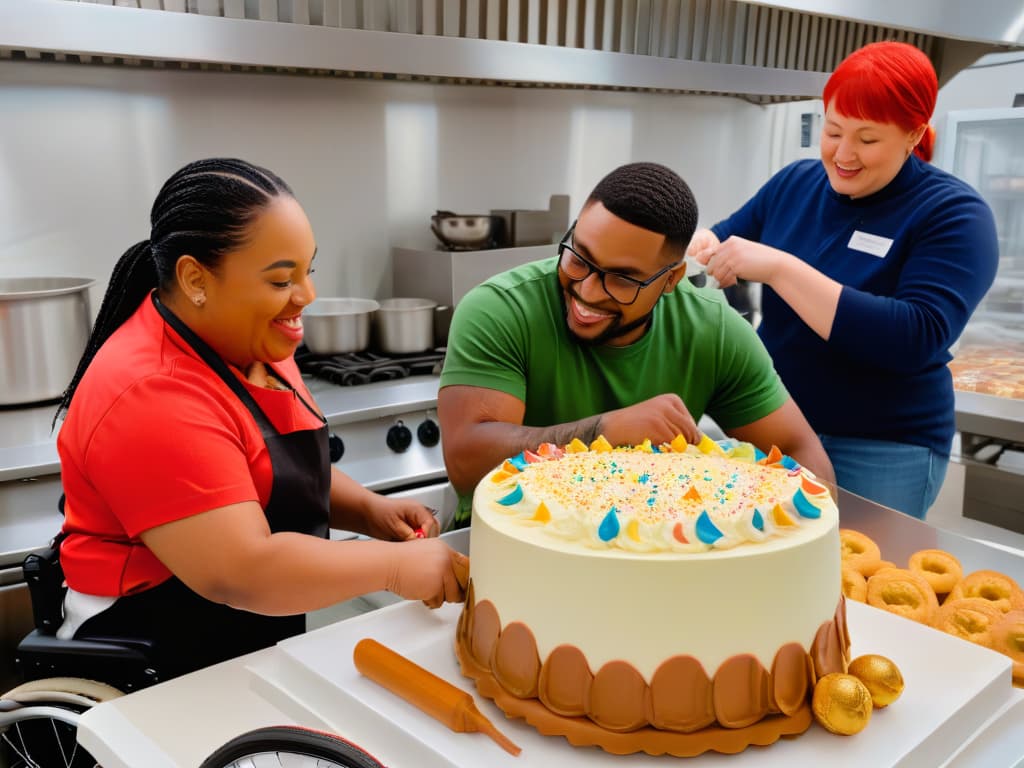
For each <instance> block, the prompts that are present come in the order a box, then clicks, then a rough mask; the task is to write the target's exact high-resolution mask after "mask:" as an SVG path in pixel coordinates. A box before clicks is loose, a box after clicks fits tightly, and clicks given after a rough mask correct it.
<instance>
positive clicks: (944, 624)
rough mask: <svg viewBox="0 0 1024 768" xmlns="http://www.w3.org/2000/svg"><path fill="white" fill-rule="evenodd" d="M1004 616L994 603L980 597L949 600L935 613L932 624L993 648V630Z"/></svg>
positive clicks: (956, 635) (951, 633)
mask: <svg viewBox="0 0 1024 768" xmlns="http://www.w3.org/2000/svg"><path fill="white" fill-rule="evenodd" d="M1003 616H1004V614H1003V612H1002V611H1000V610H999V608H997V607H996V606H995V605H994V604H993V603H991V602H989V601H988V600H985V599H983V598H980V597H962V598H960V599H958V600H947V601H946V602H944V603H943V604H942V607H941V608H939V610H938V611H937V612H936V614H935V620H934V621H933V622H932V626H933V627H935V628H936V629H941V630H942V631H943V632H945V633H946V634H948V635H953V636H954V637H959V638H961V639H963V640H968V641H970V642H972V643H975V644H977V645H982V646H984V647H986V648H992V647H994V646H993V642H994V637H993V634H992V631H993V629H994V627H995V626H996V624H998V623H999V621H1000V619H1002V618H1003Z"/></svg>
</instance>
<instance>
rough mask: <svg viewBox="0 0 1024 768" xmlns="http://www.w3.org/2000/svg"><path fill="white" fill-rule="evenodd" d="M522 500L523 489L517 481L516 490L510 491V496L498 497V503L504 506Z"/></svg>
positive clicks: (509, 505)
mask: <svg viewBox="0 0 1024 768" xmlns="http://www.w3.org/2000/svg"><path fill="white" fill-rule="evenodd" d="M522 500H523V489H522V487H521V486H520V485H519V483H516V487H515V490H514V491H512V493H510V494H509V495H508V496H502V497H501V498H500V499H498V503H499V504H501V505H502V506H504V507H511V506H512V505H513V504H518V503H519V502H520V501H522Z"/></svg>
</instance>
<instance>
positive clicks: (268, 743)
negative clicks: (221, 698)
mask: <svg viewBox="0 0 1024 768" xmlns="http://www.w3.org/2000/svg"><path fill="white" fill-rule="evenodd" d="M272 766H287V767H288V768H385V766H384V765H383V764H382V763H380V762H378V761H377V759H376V758H374V757H373V756H372V755H370V754H369V753H368V752H365V751H363V750H362V749H360V748H359V747H357V746H356V745H355V744H352V743H351V742H349V741H346V740H345V739H343V738H341V737H340V736H335V735H334V734H331V733H323V732H321V731H314V730H311V729H309V728H302V727H299V726H291V725H281V726H271V727H268V728H257V729H256V730H253V731H248V732H247V733H243V734H241V735H240V736H236V737H235V738H233V739H232V740H231V741H229V742H228V743H227V744H225V745H224V746H222V747H221V748H220V749H218V750H217V751H216V752H214V753H213V754H212V755H210V756H209V757H208V758H206V760H204V761H203V764H202V765H201V766H200V768H271V767H272Z"/></svg>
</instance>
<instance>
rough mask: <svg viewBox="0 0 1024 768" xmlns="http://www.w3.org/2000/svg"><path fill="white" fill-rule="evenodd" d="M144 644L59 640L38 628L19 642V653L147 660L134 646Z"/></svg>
mask: <svg viewBox="0 0 1024 768" xmlns="http://www.w3.org/2000/svg"><path fill="white" fill-rule="evenodd" d="M136 644H146V645H148V646H149V647H152V644H151V643H146V641H141V640H138V641H136V640H132V641H129V642H125V641H124V640H122V639H121V638H118V639H116V640H115V639H110V640H105V639H103V638H95V639H87V640H61V639H59V638H57V637H56V636H55V635H46V634H43V633H42V632H40V631H39V630H38V629H33V630H32V631H31V632H29V633H28V634H27V635H26V636H25V637H24V638H23V639H22V641H21V642H20V643H18V652H19V653H41V654H47V655H49V654H74V655H76V656H83V657H92V658H118V659H126V660H127V659H130V660H132V661H141V662H148V660H149V659H148V657H147V654H146V653H145V652H144V651H143V650H141V649H140V648H138V647H134V646H136Z"/></svg>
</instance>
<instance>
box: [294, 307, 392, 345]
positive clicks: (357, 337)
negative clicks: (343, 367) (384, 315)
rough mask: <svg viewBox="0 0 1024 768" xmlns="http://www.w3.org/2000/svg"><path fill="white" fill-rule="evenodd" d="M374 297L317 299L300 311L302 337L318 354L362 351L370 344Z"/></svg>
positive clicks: (375, 309)
mask: <svg viewBox="0 0 1024 768" xmlns="http://www.w3.org/2000/svg"><path fill="white" fill-rule="evenodd" d="M378 306H379V305H378V304H377V302H376V301H374V300H373V299H317V300H316V301H314V302H313V303H312V304H310V305H309V306H308V307H306V309H305V310H303V312H302V330H303V333H302V338H303V341H305V342H306V346H307V347H309V351H310V352H313V353H315V354H318V355H337V354H341V353H345V352H362V351H363V350H364V349H366V348H367V347H368V346H370V326H371V320H372V318H373V315H374V313H375V312H376V311H377V308H378Z"/></svg>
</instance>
